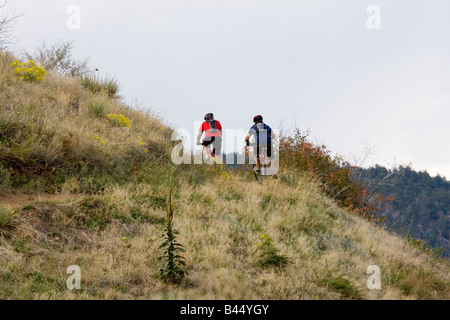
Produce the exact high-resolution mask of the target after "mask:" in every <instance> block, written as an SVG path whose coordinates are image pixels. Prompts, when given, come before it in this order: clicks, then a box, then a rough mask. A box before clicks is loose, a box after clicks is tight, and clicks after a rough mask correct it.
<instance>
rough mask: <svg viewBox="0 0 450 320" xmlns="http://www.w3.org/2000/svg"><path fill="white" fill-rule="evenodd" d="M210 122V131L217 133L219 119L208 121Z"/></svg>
mask: <svg viewBox="0 0 450 320" xmlns="http://www.w3.org/2000/svg"><path fill="white" fill-rule="evenodd" d="M206 122H208V124H209V129H210V130H209V132H211V133H217V131H218V130H217V121H216V120H208V121H206Z"/></svg>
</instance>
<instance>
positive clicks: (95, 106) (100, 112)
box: [89, 101, 108, 118]
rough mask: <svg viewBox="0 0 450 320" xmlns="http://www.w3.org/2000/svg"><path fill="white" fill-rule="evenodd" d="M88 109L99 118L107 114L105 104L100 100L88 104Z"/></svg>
mask: <svg viewBox="0 0 450 320" xmlns="http://www.w3.org/2000/svg"><path fill="white" fill-rule="evenodd" d="M89 109H90V110H91V111H92V113H93V114H95V115H96V116H97V117H99V118H105V117H106V115H107V109H108V107H107V105H106V104H105V103H102V102H98V101H94V102H91V103H90V104H89Z"/></svg>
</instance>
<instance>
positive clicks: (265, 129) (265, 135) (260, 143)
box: [245, 115, 275, 173]
mask: <svg viewBox="0 0 450 320" xmlns="http://www.w3.org/2000/svg"><path fill="white" fill-rule="evenodd" d="M253 122H254V123H255V124H254V125H253V126H252V127H251V128H250V130H249V131H248V134H247V136H246V137H245V142H246V144H247V147H248V146H249V145H250V138H251V137H252V136H253V137H254V141H255V146H254V149H253V155H254V157H255V162H256V167H255V172H258V173H259V172H261V155H264V157H266V158H267V159H272V139H273V138H274V137H275V134H274V133H273V131H272V128H270V127H269V126H268V125H267V124H265V123H264V122H263V117H262V116H261V115H257V116H255V117H254V118H253Z"/></svg>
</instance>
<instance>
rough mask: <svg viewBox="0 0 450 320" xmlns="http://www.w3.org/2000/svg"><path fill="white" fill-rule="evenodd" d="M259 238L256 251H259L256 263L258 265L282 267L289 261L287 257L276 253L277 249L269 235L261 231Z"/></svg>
mask: <svg viewBox="0 0 450 320" xmlns="http://www.w3.org/2000/svg"><path fill="white" fill-rule="evenodd" d="M259 239H260V240H261V242H260V243H259V244H258V248H257V251H258V252H259V259H258V262H257V263H258V265H259V266H260V267H267V266H270V265H273V266H276V267H283V266H285V265H287V264H288V263H291V261H290V259H289V258H288V257H286V256H284V255H280V254H278V252H279V250H278V249H277V248H275V245H274V244H273V239H272V238H271V237H270V236H268V235H267V234H264V233H261V234H260V235H259Z"/></svg>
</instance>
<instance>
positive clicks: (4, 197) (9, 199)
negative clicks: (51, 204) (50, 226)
mask: <svg viewBox="0 0 450 320" xmlns="http://www.w3.org/2000/svg"><path fill="white" fill-rule="evenodd" d="M85 196H86V195H83V194H48V193H43V192H42V193H35V194H25V193H8V194H1V195H0V204H3V205H6V206H10V207H14V208H17V207H21V206H24V205H26V204H29V203H33V202H39V201H46V200H48V201H66V200H69V199H71V200H75V199H79V198H83V197H85Z"/></svg>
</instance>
